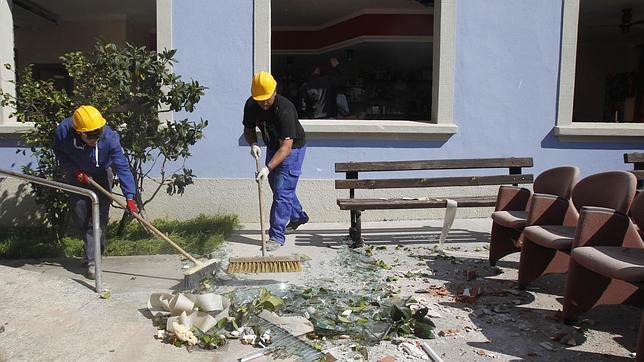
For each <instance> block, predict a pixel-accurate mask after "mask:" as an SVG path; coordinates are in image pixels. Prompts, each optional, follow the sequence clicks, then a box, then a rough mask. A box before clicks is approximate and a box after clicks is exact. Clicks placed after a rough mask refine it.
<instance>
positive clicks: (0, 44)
mask: <svg viewBox="0 0 644 362" xmlns="http://www.w3.org/2000/svg"><path fill="white" fill-rule="evenodd" d="M12 4H13V2H12V1H0V89H2V91H3V92H5V93H8V94H10V95H11V96H14V97H15V95H16V87H15V84H14V81H15V79H16V78H15V69H16V65H15V64H14V53H13V48H14V40H13V15H12ZM5 64H9V65H10V66H11V70H9V69H7V68H5V66H4V65H5ZM11 112H13V110H12V109H11V108H9V107H0V126H2V127H0V134H2V133H7V132H8V131H9V130H10V128H12V127H16V126H22V124H20V123H18V122H16V120H15V119H12V118H10V117H9V115H10V114H11Z"/></svg>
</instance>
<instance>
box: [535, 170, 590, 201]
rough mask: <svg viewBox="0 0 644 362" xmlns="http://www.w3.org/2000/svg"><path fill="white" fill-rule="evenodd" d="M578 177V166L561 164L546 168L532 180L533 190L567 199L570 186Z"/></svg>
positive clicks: (570, 190) (570, 189)
mask: <svg viewBox="0 0 644 362" xmlns="http://www.w3.org/2000/svg"><path fill="white" fill-rule="evenodd" d="M578 179H579V168H578V167H576V166H561V167H555V168H550V169H547V170H545V171H543V172H541V173H540V174H539V176H537V178H536V179H535V180H534V186H533V188H534V192H536V193H540V194H549V195H555V196H559V197H563V198H564V199H569V198H570V194H571V192H572V188H573V186H574V185H575V183H576V182H577V180H578Z"/></svg>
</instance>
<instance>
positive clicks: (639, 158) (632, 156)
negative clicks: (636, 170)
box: [624, 152, 644, 163]
mask: <svg viewBox="0 0 644 362" xmlns="http://www.w3.org/2000/svg"><path fill="white" fill-rule="evenodd" d="M635 162H644V153H642V152H634V153H625V154H624V163H635Z"/></svg>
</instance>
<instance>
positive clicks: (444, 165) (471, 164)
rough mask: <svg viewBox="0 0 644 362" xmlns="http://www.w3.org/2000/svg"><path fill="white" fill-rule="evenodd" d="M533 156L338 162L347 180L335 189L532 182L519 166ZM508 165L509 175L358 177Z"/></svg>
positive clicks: (525, 163) (524, 164)
mask: <svg viewBox="0 0 644 362" xmlns="http://www.w3.org/2000/svg"><path fill="white" fill-rule="evenodd" d="M532 166H533V161H532V157H521V158H516V157H510V158H480V159H453V160H449V159H448V160H427V161H422V160H420V161H383V162H341V163H336V164H335V171H336V172H346V174H347V179H346V180H335V188H336V189H383V188H416V187H449V186H479V185H517V184H529V183H532V182H533V175H532V174H522V173H521V168H523V167H532ZM484 168H508V169H509V171H508V174H503V175H485V176H453V177H452V176H448V177H430V178H426V177H424V178H394V179H362V180H359V179H358V172H378V171H421V170H455V169H484Z"/></svg>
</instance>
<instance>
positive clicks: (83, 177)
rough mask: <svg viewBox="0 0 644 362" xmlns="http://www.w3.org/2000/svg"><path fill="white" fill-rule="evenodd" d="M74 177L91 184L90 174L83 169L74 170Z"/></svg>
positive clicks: (83, 182)
mask: <svg viewBox="0 0 644 362" xmlns="http://www.w3.org/2000/svg"><path fill="white" fill-rule="evenodd" d="M74 177H75V178H76V181H78V182H80V183H82V184H89V176H87V174H86V173H85V172H83V171H81V170H76V171H74Z"/></svg>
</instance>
